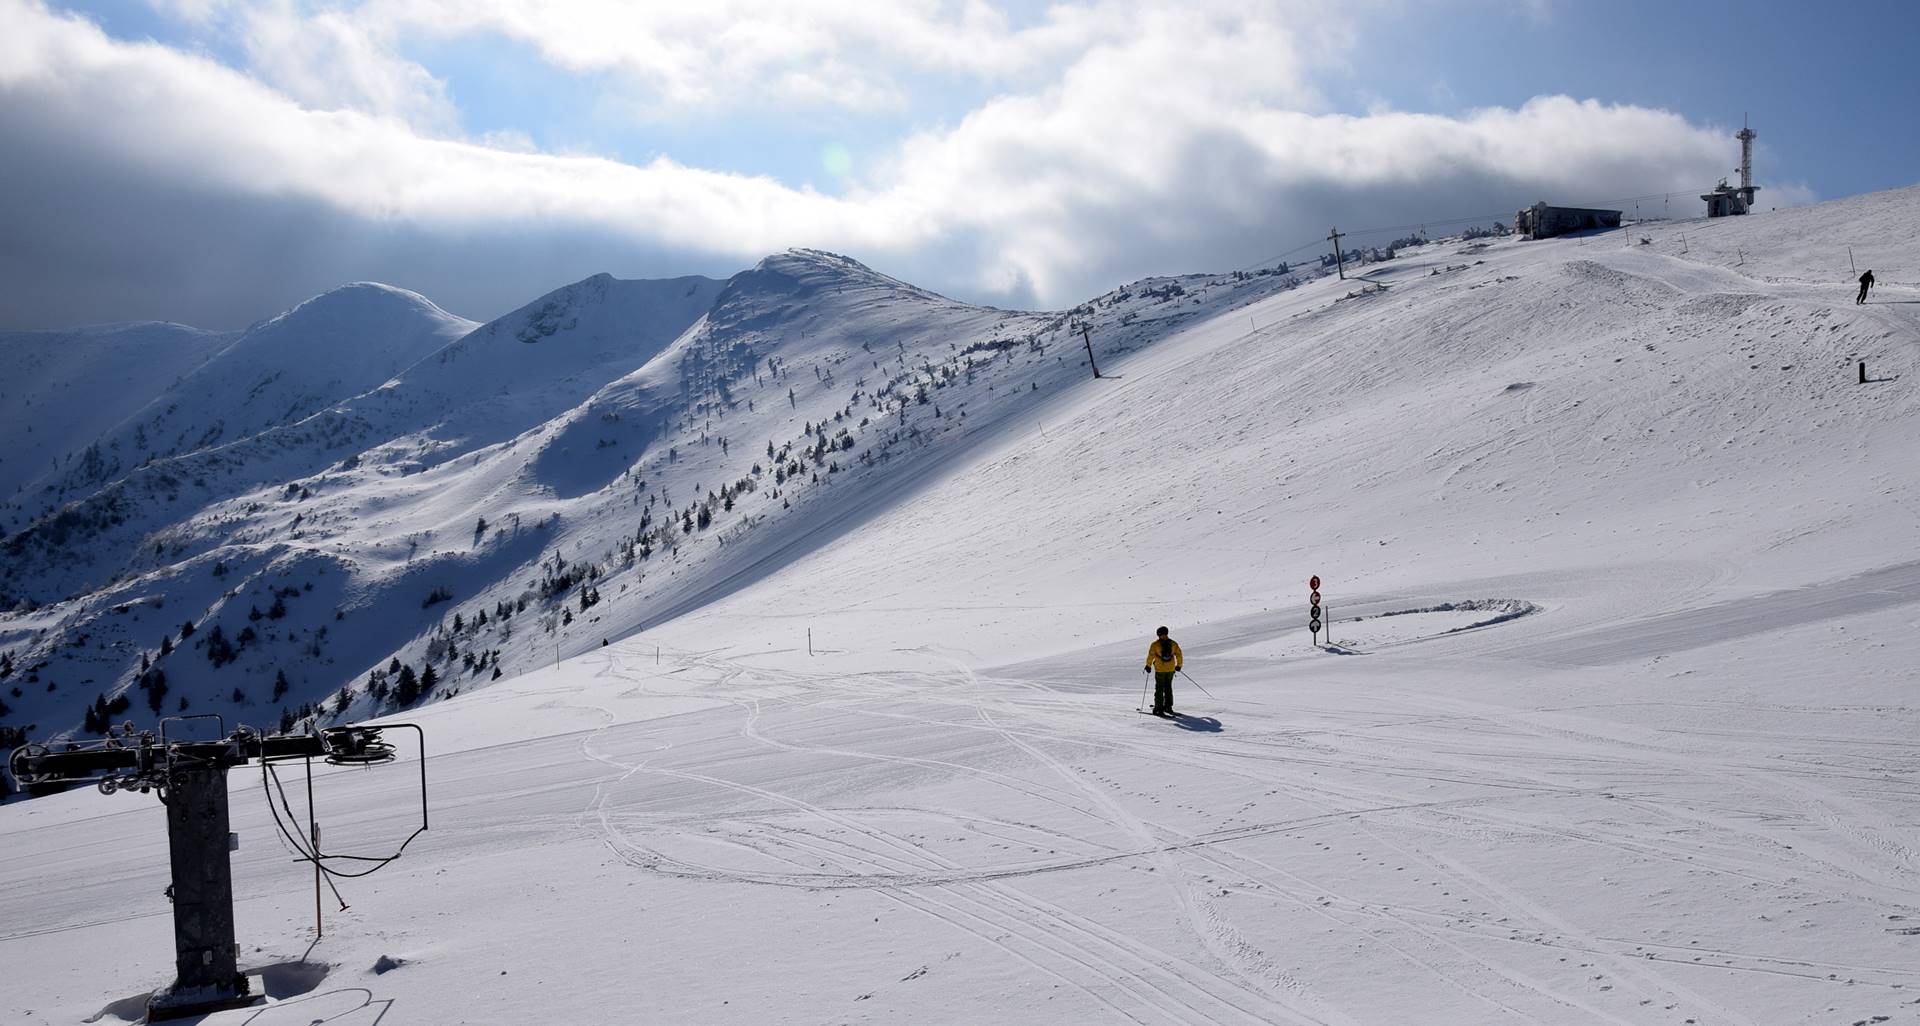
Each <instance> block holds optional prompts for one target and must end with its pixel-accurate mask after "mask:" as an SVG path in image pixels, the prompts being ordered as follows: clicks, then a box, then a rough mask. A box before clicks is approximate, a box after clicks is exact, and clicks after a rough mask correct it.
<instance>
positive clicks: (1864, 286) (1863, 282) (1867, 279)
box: [1853, 267, 1873, 306]
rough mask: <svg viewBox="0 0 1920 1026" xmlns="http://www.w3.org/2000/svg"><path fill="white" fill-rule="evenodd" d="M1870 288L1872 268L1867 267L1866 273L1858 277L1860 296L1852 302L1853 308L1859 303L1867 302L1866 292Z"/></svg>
mask: <svg viewBox="0 0 1920 1026" xmlns="http://www.w3.org/2000/svg"><path fill="white" fill-rule="evenodd" d="M1872 287H1873V268H1871V267H1869V268H1867V273H1865V274H1863V275H1861V276H1860V295H1859V296H1858V297H1856V298H1855V299H1854V301H1853V302H1854V305H1855V306H1858V305H1860V304H1861V303H1864V302H1866V301H1867V290H1868V289H1870V288H1872Z"/></svg>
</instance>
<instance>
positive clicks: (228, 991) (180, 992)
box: [7, 713, 427, 1022]
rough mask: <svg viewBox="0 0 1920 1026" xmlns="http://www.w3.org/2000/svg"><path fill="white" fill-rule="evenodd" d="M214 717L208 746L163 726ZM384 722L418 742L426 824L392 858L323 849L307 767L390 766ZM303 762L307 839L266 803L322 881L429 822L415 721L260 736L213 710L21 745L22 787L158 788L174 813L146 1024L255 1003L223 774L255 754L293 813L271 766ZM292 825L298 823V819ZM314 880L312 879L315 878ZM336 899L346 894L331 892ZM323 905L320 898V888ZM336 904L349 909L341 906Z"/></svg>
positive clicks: (15, 763)
mask: <svg viewBox="0 0 1920 1026" xmlns="http://www.w3.org/2000/svg"><path fill="white" fill-rule="evenodd" d="M189 719H212V720H214V721H216V722H217V723H218V724H219V727H218V729H219V731H220V734H221V736H220V737H219V738H218V739H217V740H211V741H189V740H174V739H173V738H170V737H168V736H167V724H168V723H169V722H170V721H175V720H181V721H184V720H189ZM388 727H406V728H408V729H411V730H413V731H414V733H415V735H416V736H417V738H418V740H419V744H420V825H419V826H418V827H417V828H415V829H414V831H413V833H412V834H409V835H408V836H407V839H406V840H405V841H403V842H401V844H400V847H399V849H398V850H396V851H395V852H394V853H393V854H392V855H387V856H366V855H328V854H326V853H324V852H322V851H321V850H320V845H319V838H318V836H317V835H318V833H319V831H318V829H317V825H315V824H316V820H315V818H314V810H313V784H312V765H313V760H314V759H315V758H316V757H317V758H320V759H322V760H324V761H325V762H327V763H329V764H331V765H336V766H368V765H374V764H377V763H384V762H392V761H394V760H395V759H396V758H397V757H398V756H397V753H396V751H395V749H394V747H393V745H392V744H391V743H390V742H388V741H386V740H384V739H383V738H382V736H381V732H382V731H383V730H385V729H387V728H388ZM291 759H304V760H305V761H306V763H307V766H308V784H307V809H308V823H309V824H310V827H311V829H310V831H309V837H308V840H307V841H306V842H302V841H300V840H299V839H298V837H297V835H296V834H295V833H294V832H293V831H291V830H289V829H288V828H287V826H286V824H285V823H283V822H282V821H281V819H280V809H279V808H275V806H274V800H273V799H274V794H273V791H272V790H268V791H267V807H268V809H269V810H270V811H272V812H273V816H274V823H275V824H276V825H277V826H279V828H280V832H281V834H282V835H283V836H285V837H286V838H287V840H288V841H289V842H290V843H292V844H293V846H294V849H295V850H296V851H298V852H299V853H300V854H301V856H302V858H301V861H306V862H312V863H313V865H314V875H315V877H316V880H317V879H319V878H321V877H322V876H324V877H326V878H328V882H329V883H331V882H332V880H331V878H332V877H342V878H351V877H360V876H366V875H368V874H369V873H373V872H376V871H378V870H379V869H381V868H383V867H385V866H386V865H388V864H389V863H391V862H393V861H394V860H395V859H397V858H399V857H400V855H401V853H402V852H404V851H406V848H407V845H409V844H412V843H413V840H414V838H416V837H418V836H420V834H422V833H423V832H425V831H426V829H427V754H426V732H425V731H423V730H421V729H420V727H419V726H418V725H416V724H412V723H394V724H383V725H380V726H370V725H365V724H351V725H347V726H340V727H329V728H327V729H325V730H319V731H310V732H308V733H304V734H268V735H263V734H261V733H259V732H258V731H255V730H254V729H253V728H251V727H248V726H246V725H245V724H241V725H240V726H238V727H237V728H236V729H235V730H234V731H233V732H232V733H227V730H226V721H225V720H223V719H221V718H220V717H219V716H215V715H213V714H210V713H209V714H201V715H196V716H181V717H171V716H170V717H167V718H166V719H163V720H161V721H160V724H159V732H158V734H157V735H156V734H155V733H154V732H152V731H140V732H137V733H136V732H135V731H134V729H133V725H132V724H131V723H129V724H126V725H125V727H124V728H123V729H122V730H120V731H118V732H114V731H110V732H109V734H108V736H107V737H106V738H105V739H102V740H99V741H90V742H82V743H71V742H70V743H67V744H65V745H63V746H62V748H61V750H59V751H55V750H54V749H53V748H52V747H51V746H48V745H45V744H26V745H21V746H20V747H19V748H16V749H14V751H13V754H12V755H11V756H9V757H8V760H7V766H8V769H9V770H10V771H11V772H12V773H13V776H14V779H16V780H18V781H20V782H21V783H22V784H83V783H92V784H94V785H95V786H96V787H97V788H99V790H100V793H101V794H114V793H116V792H119V791H135V790H137V791H139V792H140V793H142V794H148V793H154V794H156V795H157V797H159V799H160V801H161V803H162V804H164V805H165V806H166V808H167V848H168V854H169V858H170V860H171V862H172V868H173V882H172V884H170V885H169V887H168V891H169V897H170V898H171V899H172V900H173V945H174V965H175V977H174V982H173V985H172V986H170V987H167V988H165V989H164V990H159V991H156V992H154V995H153V996H152V997H151V998H149V999H148V1001H147V1020H148V1021H149V1022H158V1021H161V1020H164V1019H177V1018H181V1017H183V1016H189V1015H202V1014H205V1013H208V1012H213V1011H218V1010H220V1009H224V1008H238V1007H242V1006H244V1005H248V1004H251V1003H253V1002H254V1000H256V998H257V995H254V994H251V993H249V987H248V984H247V978H246V977H245V976H243V975H242V974H241V973H240V971H239V957H240V948H239V945H238V944H237V943H236V942H235V939H234V926H233V855H232V850H231V848H230V847H229V843H228V839H229V837H230V836H231V833H230V830H229V819H228V809H227V771H228V770H229V769H232V768H233V767H235V766H243V765H245V764H246V763H248V762H250V761H255V760H258V761H259V762H260V764H261V768H262V786H263V788H265V786H266V782H267V781H268V780H271V781H272V783H273V787H274V788H276V789H278V790H279V798H280V805H281V807H284V808H285V809H286V811H287V816H288V818H292V817H293V810H292V807H291V805H290V804H289V803H288V802H287V800H286V789H285V788H284V787H281V786H280V783H279V774H278V773H277V772H276V771H275V770H274V768H273V766H272V764H273V763H275V762H284V761H288V760H291ZM296 822H297V820H296ZM330 860H349V861H357V862H371V863H374V865H373V866H372V868H370V869H367V870H365V871H364V872H357V873H348V872H343V871H341V870H337V869H334V868H332V867H331V866H328V865H327V862H328V861H330ZM316 887H317V883H316ZM334 896H335V897H339V891H338V890H335V891H334ZM315 900H316V911H317V902H318V894H317V891H316V898H315ZM340 907H341V908H342V909H344V908H346V902H345V901H344V900H342V901H341V903H340Z"/></svg>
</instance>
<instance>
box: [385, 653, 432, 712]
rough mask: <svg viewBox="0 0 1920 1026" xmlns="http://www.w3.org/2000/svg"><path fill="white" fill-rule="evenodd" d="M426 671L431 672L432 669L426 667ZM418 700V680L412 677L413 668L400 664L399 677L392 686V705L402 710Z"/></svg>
mask: <svg viewBox="0 0 1920 1026" xmlns="http://www.w3.org/2000/svg"><path fill="white" fill-rule="evenodd" d="M397 661H398V660H396V662H397ZM428 671H429V672H431V671H432V667H428ZM419 700H420V678H419V677H416V676H414V673H413V667H411V666H408V665H406V664H404V663H402V664H401V666H400V677H399V679H398V680H395V681H394V684H393V704H395V705H397V706H400V707H401V708H403V709H404V708H406V707H408V706H410V705H412V704H413V703H415V702H418V701H419Z"/></svg>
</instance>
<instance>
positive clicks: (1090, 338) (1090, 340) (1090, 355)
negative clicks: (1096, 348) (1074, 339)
mask: <svg viewBox="0 0 1920 1026" xmlns="http://www.w3.org/2000/svg"><path fill="white" fill-rule="evenodd" d="M1080 337H1081V338H1083V339H1085V340H1086V342H1087V366H1089V367H1092V368H1093V377H1094V380H1095V381H1098V380H1100V365H1099V364H1097V363H1094V362H1093V336H1092V335H1091V334H1088V332H1087V326H1086V325H1085V324H1082V325H1080Z"/></svg>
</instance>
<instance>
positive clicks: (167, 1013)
mask: <svg viewBox="0 0 1920 1026" xmlns="http://www.w3.org/2000/svg"><path fill="white" fill-rule="evenodd" d="M260 999H261V995H259V994H254V993H251V992H250V991H249V990H248V987H247V978H246V977H245V976H235V977H234V978H233V986H232V987H230V988H226V987H187V988H184V989H180V988H174V987H169V988H167V989H166V990H156V991H154V992H153V996H152V997H150V998H148V999H147V1021H148V1022H165V1021H167V1020H168V1019H184V1018H186V1017H187V1016H190V1015H206V1014H207V1013H209V1012H221V1011H225V1010H227V1009H229V1008H245V1007H247V1006H248V1005H251V1004H254V1003H256V1002H258V1001H259V1000H260Z"/></svg>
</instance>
